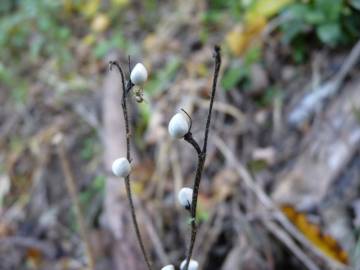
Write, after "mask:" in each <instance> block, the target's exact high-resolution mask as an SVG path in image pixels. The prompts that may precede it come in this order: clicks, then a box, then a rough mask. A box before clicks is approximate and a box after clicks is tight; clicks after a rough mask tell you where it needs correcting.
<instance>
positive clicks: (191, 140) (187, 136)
mask: <svg viewBox="0 0 360 270" xmlns="http://www.w3.org/2000/svg"><path fill="white" fill-rule="evenodd" d="M184 139H185V141H187V142H188V143H190V144H191V145H192V146H193V147H194V148H195V150H196V152H197V154H198V155H200V154H201V148H200V146H199V144H198V143H197V142H196V141H195V139H194V137H193V136H192V133H191V132H190V131H189V132H188V133H186V134H185V136H184Z"/></svg>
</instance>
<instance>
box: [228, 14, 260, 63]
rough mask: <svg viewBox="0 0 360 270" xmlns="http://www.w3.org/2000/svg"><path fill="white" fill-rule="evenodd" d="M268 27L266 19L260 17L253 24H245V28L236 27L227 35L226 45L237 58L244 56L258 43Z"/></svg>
mask: <svg viewBox="0 0 360 270" xmlns="http://www.w3.org/2000/svg"><path fill="white" fill-rule="evenodd" d="M265 26H266V19H265V18H264V17H261V16H259V17H258V18H257V20H255V21H253V22H252V23H251V24H250V23H248V24H245V25H244V26H242V25H238V26H236V27H234V29H233V30H231V31H230V32H229V33H228V34H227V35H226V43H227V45H228V46H229V48H230V50H231V52H232V53H233V54H235V55H237V56H240V55H242V54H243V53H244V52H245V51H246V50H247V49H248V48H249V46H250V45H253V43H254V42H256V41H257V40H258V38H259V36H260V34H261V32H262V31H263V29H264V27H265Z"/></svg>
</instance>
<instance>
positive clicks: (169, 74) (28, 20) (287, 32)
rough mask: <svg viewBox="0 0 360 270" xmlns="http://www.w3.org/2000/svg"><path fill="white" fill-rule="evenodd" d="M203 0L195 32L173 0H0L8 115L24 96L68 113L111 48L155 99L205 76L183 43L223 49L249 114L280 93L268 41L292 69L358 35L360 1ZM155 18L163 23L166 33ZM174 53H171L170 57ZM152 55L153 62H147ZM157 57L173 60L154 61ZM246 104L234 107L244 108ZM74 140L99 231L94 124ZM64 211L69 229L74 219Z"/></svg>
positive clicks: (142, 128)
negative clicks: (43, 98)
mask: <svg viewBox="0 0 360 270" xmlns="http://www.w3.org/2000/svg"><path fill="white" fill-rule="evenodd" d="M174 2H175V1H174ZM194 2H196V1H194ZM202 2H203V3H205V5H206V7H205V8H202V9H201V10H202V11H201V14H197V15H198V16H194V17H196V18H199V21H198V24H199V25H198V26H197V27H196V29H195V30H192V29H190V30H189V29H186V26H185V27H183V25H181V23H182V22H181V18H179V17H178V16H179V14H180V12H179V11H178V10H176V9H174V7H176V5H175V4H174V7H173V6H171V5H172V1H159V0H146V1H131V0H106V1H104V0H61V1H54V0H27V1H25V0H24V1H22V0H1V4H0V82H1V85H0V91H3V90H6V91H7V92H8V93H9V96H10V100H9V102H10V103H11V106H12V105H14V108H15V110H16V109H19V111H20V110H21V109H22V108H24V107H26V106H27V104H28V103H29V99H30V98H31V97H33V96H36V93H38V92H42V91H43V92H51V95H52V96H56V97H60V99H59V100H56V99H55V102H53V103H51V105H53V106H54V107H55V109H54V111H56V110H57V109H58V108H59V107H61V106H64V107H65V108H66V106H67V105H68V104H67V103H66V102H64V104H65V105H64V104H63V103H61V102H63V100H61V98H62V97H64V96H66V94H68V93H69V94H74V93H75V94H78V95H79V96H81V95H83V96H86V94H88V93H89V92H91V93H96V92H97V91H98V89H99V85H100V82H102V81H103V78H104V73H105V72H106V71H107V65H106V64H104V63H106V60H107V59H106V57H107V56H108V54H109V52H111V51H112V50H118V51H120V52H121V53H122V54H124V55H131V56H135V57H141V56H143V55H145V57H144V58H143V59H144V61H145V64H146V65H147V67H149V70H150V78H149V81H148V82H147V84H146V89H145V90H146V91H145V99H146V100H151V99H154V100H156V99H159V97H161V96H162V95H164V94H166V90H168V89H169V88H170V86H171V85H172V83H173V82H174V81H175V80H176V79H177V77H178V74H179V73H186V71H187V72H188V73H187V74H186V76H193V77H199V78H205V77H206V78H207V77H209V73H210V72H211V71H210V70H209V65H207V64H208V63H207V62H206V61H204V60H203V59H202V60H198V62H200V63H197V62H196V61H195V60H194V59H192V60H193V61H188V60H187V59H186V56H185V57H184V55H186V49H187V48H185V49H184V48H182V46H189V47H191V49H194V50H196V49H197V48H199V47H201V46H203V45H204V44H209V45H212V43H214V41H216V43H220V44H221V46H222V51H223V54H224V59H225V61H224V65H223V67H224V72H223V74H222V80H221V86H222V89H223V90H224V91H225V94H229V93H231V91H237V90H239V91H241V93H244V95H245V96H246V97H245V98H246V99H247V98H248V99H250V100H251V101H253V104H254V106H255V107H256V109H258V108H259V109H264V110H265V109H266V108H268V107H270V106H272V105H273V104H274V101H275V100H276V99H279V98H281V97H283V96H284V95H285V94H286V93H285V90H284V89H283V86H282V85H281V84H280V83H278V81H281V79H279V78H278V77H280V76H278V77H276V76H271V72H272V70H270V69H272V67H270V68H269V67H267V68H268V69H269V70H265V69H266V68H264V62H265V58H266V53H267V51H266V45H267V43H268V42H269V40H270V38H269V36H270V35H271V40H270V42H273V43H276V46H278V47H280V50H279V51H281V53H279V54H276V52H277V51H276V50H274V51H275V53H274V52H272V53H273V54H276V55H277V56H278V57H279V59H280V58H281V59H284V58H285V59H286V64H288V63H290V65H294V66H295V65H298V64H306V63H308V62H310V59H309V58H310V57H311V52H312V51H313V50H318V49H325V50H328V51H330V52H336V51H342V50H344V51H348V50H349V48H351V46H352V45H353V44H354V43H355V42H356V41H357V40H358V39H359V38H360V0H298V1H296V0H227V1H224V0H208V1H202ZM194 5H195V4H194ZM168 6H170V7H168ZM169 11H170V12H171V13H170V12H169ZM169 17H170V18H169ZM172 18H174V20H175V19H178V20H179V22H176V21H175V24H179V25H181V26H178V27H173V28H172V24H171V23H174V22H171V19H172ZM162 20H164V21H165V23H164V25H163V26H162V27H163V28H161V24H162V23H163V21H162ZM159 25H160V26H159ZM182 27H183V28H184V29H185V30H184V29H183V28H182ZM168 28H170V29H171V30H174V29H175V31H174V32H175V34H174V33H172V32H171V31H170V30H169V32H166V30H167V29H168ZM159 29H160V30H159ZM193 33H196V35H197V36H196V38H195V42H193V43H191V42H192V41H193V40H191V39H190V38H189V39H186V41H187V42H188V41H189V40H191V42H188V43H191V44H188V43H186V44H181V45H180V46H179V45H178V44H175V45H173V44H172V43H171V42H172V40H171V39H172V38H173V36H177V35H178V36H179V37H177V38H178V39H179V40H181V39H182V38H184V37H183V35H186V34H190V35H191V34H193ZM167 34H168V35H169V36H167ZM172 35H173V36H172ZM164 37H165V38H164ZM184 40H185V38H184ZM274 40H275V42H274ZM161 42H163V43H169V44H171V46H174V47H175V49H174V50H173V51H172V52H170V53H169V52H167V51H166V50H164V51H162V48H163V47H162V46H160V45H162V44H161ZM159 44H160V45H159ZM176 46H178V47H176ZM169 47H170V46H169ZM179 47H180V48H179ZM159 51H160V52H159ZM169 51H171V49H170V50H169ZM174 51H175V52H176V53H174V55H170V54H171V53H173V52H174ZM153 54H154V55H155V56H156V57H158V58H159V59H155V60H154V59H151V57H152V55H153ZM182 54H183V55H182ZM163 55H166V57H167V56H169V55H170V56H169V57H167V58H165V57H164V58H161V57H162V56H163ZM206 57H208V55H207V56H206ZM276 60H277V59H276ZM204 62H206V63H204ZM279 62H280V60H279ZM284 62H285V61H284ZM151 65H153V66H151ZM274 69H276V67H274ZM265 73H266V74H265ZM263 74H265V76H263ZM39 89H40V90H39ZM44 89H45V90H44ZM259 89H260V91H259ZM247 101H248V100H247ZM57 102H58V103H61V105H59V104H57ZM44 103H45V102H44ZM150 103H151V102H144V103H142V104H139V106H138V107H137V108H138V112H137V113H139V114H140V115H141V117H139V119H140V120H139V121H138V122H137V124H136V129H135V132H134V140H135V143H136V146H137V147H138V148H139V149H141V150H146V143H145V142H144V140H143V138H144V134H145V133H146V130H147V127H148V125H149V122H150V120H151V119H150V118H151V117H150V115H151V113H153V111H152V109H153V108H152V107H151V104H150ZM249 103H251V102H249ZM249 103H247V104H246V105H245V106H244V105H243V104H241V106H243V107H246V106H251V105H252V103H251V105H249ZM34 104H36V102H34ZM239 106H240V105H239ZM49 107H50V106H49ZM241 109H243V108H241ZM50 111H51V112H53V111H52V110H50ZM59 111H61V110H59ZM244 111H246V110H244ZM54 114H55V113H54ZM49 118H50V117H49ZM259 118H261V117H259ZM269 122H270V121H269ZM267 125H270V124H268V123H267ZM36 128H37V127H36ZM259 129H260V128H259ZM34 133H35V132H34ZM79 134H80V135H79ZM79 134H77V136H78V137H76V138H81V140H79V142H78V144H77V148H78V149H77V150H78V158H79V159H80V160H81V161H80V162H79V163H81V164H83V163H85V164H86V165H84V166H86V168H87V169H88V168H90V169H89V170H90V171H91V172H92V173H91V176H89V178H90V180H88V181H87V182H86V181H85V182H86V183H85V184H84V183H82V184H83V186H81V188H80V192H79V199H80V202H81V204H82V205H83V207H84V211H85V216H86V218H87V221H88V223H89V224H96V226H97V225H98V223H99V215H100V212H101V211H102V208H101V207H102V201H103V199H104V188H105V182H106V181H105V180H106V177H105V176H104V173H103V172H98V171H97V168H98V164H99V163H101V151H102V150H101V145H100V144H101V142H100V141H99V138H98V137H97V134H96V130H94V128H87V129H85V131H84V130H83V131H79ZM26 137H27V138H26ZM29 137H30V135H29V134H21V133H20V132H19V133H18V134H13V135H12V136H11V138H10V139H9V144H8V146H7V148H8V149H7V150H8V153H10V154H11V155H9V156H11V159H13V160H16V161H17V160H18V159H21V155H20V153H23V152H26V151H27V150H26V147H27V146H25V144H30V148H31V147H34V148H36V147H39V146H37V145H36V140H35V139H36V138H34V139H33V138H30V139H29ZM0 139H1V138H0ZM26 139H28V140H29V141H30V142H27V141H26ZM262 143H263V141H261V143H260V144H262ZM149 152H153V149H151V150H150V151H149ZM29 156H31V155H30V154H29ZM14 163H15V162H14ZM247 165H248V167H249V169H250V170H251V172H252V173H256V172H258V171H262V170H263V169H264V168H265V167H266V166H268V164H266V162H264V161H260V162H259V161H253V160H250V161H249V162H248V163H247ZM14 166H15V165H14ZM2 167H3V165H2V164H0V174H2V172H3V171H5V170H6V169H5V168H2ZM4 167H5V165H4ZM150 167H151V166H150ZM152 169H153V168H152ZM27 170H28V168H25V172H21V173H23V174H20V176H21V177H18V178H16V179H17V180H18V182H17V183H16V187H18V190H17V189H16V190H15V192H13V193H12V195H14V196H12V197H11V198H10V196H8V197H6V199H7V200H3V198H2V196H0V206H2V205H3V204H6V205H11V204H13V203H14V202H15V200H16V199H17V195H19V194H21V193H24V190H26V188H27V185H29V183H28V182H27V181H26V179H27V178H26V177H27V174H26V173H27V172H28V171H27ZM139 171H141V169H139ZM149 171H151V170H150V169H149ZM94 172H95V173H94ZM149 174H150V173H148V172H146V175H149ZM147 180H148V179H147ZM144 182H145V181H144ZM134 190H135V193H140V191H143V190H144V187H143V183H135V184H134ZM0 195H1V194H0ZM209 212H210V211H207V209H205V210H203V209H200V212H199V215H200V217H199V218H200V219H201V220H207V219H208V215H209ZM67 215H69V217H67V218H68V219H69V220H70V221H72V222H73V224H72V225H71V227H72V228H73V229H74V230H75V229H76V224H75V223H74V220H73V218H72V215H73V213H67ZM306 225H307V223H306ZM304 231H306V230H304Z"/></svg>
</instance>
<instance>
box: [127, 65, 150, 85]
mask: <svg viewBox="0 0 360 270" xmlns="http://www.w3.org/2000/svg"><path fill="white" fill-rule="evenodd" d="M147 78H148V72H147V70H146V68H145V66H144V65H143V64H141V63H137V64H136V65H135V66H134V68H133V69H132V70H131V73H130V80H131V82H132V83H133V84H135V85H140V86H141V85H143V84H144V83H145V82H146V80H147Z"/></svg>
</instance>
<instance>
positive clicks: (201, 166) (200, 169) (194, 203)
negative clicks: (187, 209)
mask: <svg viewBox="0 0 360 270" xmlns="http://www.w3.org/2000/svg"><path fill="white" fill-rule="evenodd" d="M214 58H215V70H214V77H213V83H212V90H211V97H210V105H209V111H208V116H207V120H206V127H205V134H204V144H203V148H202V150H200V147H199V145H198V143H197V142H196V141H195V139H194V138H193V137H192V134H191V132H190V131H189V132H188V133H187V134H186V135H185V136H184V139H185V140H186V141H187V142H189V143H190V144H191V145H192V146H193V147H194V148H195V150H196V152H197V154H198V164H197V169H196V174H195V181H194V187H193V196H192V204H191V239H190V246H189V250H188V254H187V257H186V264H185V269H184V270H188V267H189V263H190V259H191V256H192V252H193V249H194V245H195V240H196V233H197V225H196V208H197V199H198V195H199V188H200V182H201V177H202V173H203V170H204V164H205V159H206V150H207V142H208V136H209V130H210V124H211V114H212V108H213V105H214V99H215V94H216V88H217V81H218V77H219V71H220V65H221V54H220V47H219V46H215V48H214Z"/></svg>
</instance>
